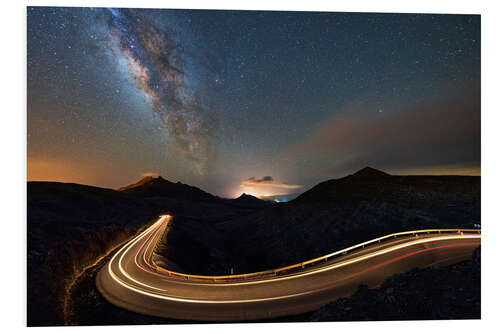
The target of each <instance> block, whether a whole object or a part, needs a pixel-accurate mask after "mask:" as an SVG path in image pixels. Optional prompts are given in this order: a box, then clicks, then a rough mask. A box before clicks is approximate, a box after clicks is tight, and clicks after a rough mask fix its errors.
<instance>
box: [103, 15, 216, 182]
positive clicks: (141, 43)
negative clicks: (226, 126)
mask: <svg viewBox="0 0 500 333" xmlns="http://www.w3.org/2000/svg"><path fill="white" fill-rule="evenodd" d="M102 18H103V20H104V22H105V24H106V26H107V28H108V29H109V32H110V34H109V35H110V39H109V42H110V45H107V46H110V47H111V49H112V50H114V51H115V52H114V54H115V55H116V56H118V57H121V58H122V59H123V60H124V62H125V64H126V67H127V72H128V74H129V76H130V78H131V79H132V80H133V81H134V82H135V84H136V87H137V89H139V90H140V91H142V92H143V93H145V94H146V95H147V96H148V98H149V102H150V103H151V106H152V109H153V110H154V111H155V112H156V113H157V114H158V115H159V116H160V118H161V120H162V122H163V126H164V128H165V129H166V131H167V134H168V136H169V138H170V140H171V141H170V143H171V146H172V147H173V148H174V150H175V151H177V152H178V153H179V154H181V155H182V157H184V158H186V159H188V160H189V161H190V162H191V163H194V164H192V165H193V166H194V167H195V169H196V170H197V172H199V173H200V174H203V173H204V172H205V171H206V169H207V168H208V167H209V165H210V162H211V159H212V157H213V153H214V147H213V145H214V140H213V130H214V121H213V118H212V117H210V116H209V115H208V113H207V110H206V108H205V107H204V106H203V105H202V103H201V102H200V101H199V100H198V99H197V97H196V90H194V89H193V87H192V86H190V85H189V84H188V83H187V81H188V80H187V76H188V74H187V73H186V72H185V66H184V59H185V55H184V52H183V45H182V43H181V42H179V41H177V40H176V38H175V32H174V31H172V30H170V29H166V28H164V27H161V26H159V25H158V24H156V23H155V21H154V20H153V19H152V18H149V17H147V16H146V15H144V14H143V13H140V12H137V11H134V10H130V9H114V8H111V9H108V10H107V12H106V13H104V15H103V16H102Z"/></svg>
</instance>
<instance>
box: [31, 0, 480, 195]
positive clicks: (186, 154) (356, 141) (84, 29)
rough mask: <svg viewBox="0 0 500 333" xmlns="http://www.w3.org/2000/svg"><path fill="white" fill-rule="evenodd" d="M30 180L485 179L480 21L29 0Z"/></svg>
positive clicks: (286, 183) (267, 184) (241, 186)
mask: <svg viewBox="0 0 500 333" xmlns="http://www.w3.org/2000/svg"><path fill="white" fill-rule="evenodd" d="M27 15H28V21H27V24H28V27H27V33H28V36H27V42H28V45H27V53H28V62H27V64H28V67H27V78H28V82H27V88H28V94H27V97H28V100H27V121H28V124H27V125H28V131H27V133H28V141H27V144H28V146H27V153H28V156H27V171H28V180H52V181H64V182H76V183H82V184H88V185H96V186H101V187H108V188H117V187H120V186H123V185H127V184H130V183H132V182H135V181H137V180H138V179H140V178H141V177H142V176H144V175H147V174H155V175H158V174H159V175H161V176H163V177H164V178H166V179H169V180H171V181H181V182H183V183H187V184H190V185H194V186H198V187H200V188H202V189H204V190H206V191H209V192H211V193H213V194H217V195H220V196H224V197H235V196H237V195H239V194H241V193H242V192H246V193H251V194H254V195H272V194H282V193H294V192H301V191H304V190H306V189H308V188H310V187H311V186H313V185H315V184H317V183H318V182H321V181H324V180H327V179H331V178H337V177H342V176H345V175H346V174H349V173H352V172H355V171H357V170H358V169H361V168H363V167H365V166H372V167H375V168H379V169H382V170H384V171H387V172H390V173H395V174H473V175H478V174H480V49H481V40H480V16H478V15H427V14H426V15H418V14H362V13H309V12H262V11H205V10H203V11H202V10H166V9H157V10H153V9H137V10H133V9H105V8H64V7H28V9H27Z"/></svg>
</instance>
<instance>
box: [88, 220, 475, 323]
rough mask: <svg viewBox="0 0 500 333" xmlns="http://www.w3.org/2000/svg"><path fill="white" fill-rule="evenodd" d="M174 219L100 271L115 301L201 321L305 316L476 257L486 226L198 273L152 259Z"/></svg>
mask: <svg viewBox="0 0 500 333" xmlns="http://www.w3.org/2000/svg"><path fill="white" fill-rule="evenodd" d="M171 219H172V217H171V216H169V215H163V216H161V217H160V218H159V220H158V221H156V222H155V223H154V224H153V225H151V226H150V227H149V228H148V229H146V230H145V231H144V232H142V233H141V234H140V235H138V236H137V237H135V238H134V239H132V240H131V241H129V242H128V243H126V244H125V245H124V246H123V247H122V248H120V249H119V250H118V251H117V252H116V253H115V254H114V255H113V256H112V258H111V259H110V261H109V262H108V263H107V264H106V265H105V266H104V267H103V268H102V269H101V271H100V272H99V273H98V275H97V280H96V284H97V288H98V290H99V291H100V292H101V294H102V295H103V296H104V297H105V298H106V299H107V300H108V301H109V302H111V303H113V304H115V305H117V306H119V307H122V308H125V309H128V310H131V311H134V312H138V313H142V314H147V315H153V316H159V317H166V318H175V319H186V320H203V321H245V320H256V319H263V318H272V317H280V316H287V315H293V314H299V313H304V312H308V311H312V310H315V309H317V308H319V307H321V306H323V305H325V304H327V303H329V302H332V301H334V300H335V299H337V298H339V297H347V296H350V295H352V294H353V293H354V292H355V291H356V290H357V288H358V287H359V285H360V284H366V285H368V286H369V287H372V288H373V287H376V286H378V285H379V284H380V283H382V282H383V281H384V280H385V279H386V278H387V277H389V276H391V275H393V274H396V273H403V272H406V271H408V270H410V269H412V268H415V267H427V266H433V265H448V264H453V263H456V262H460V261H462V260H465V259H470V258H472V255H473V252H474V250H475V249H476V248H477V247H478V246H479V245H480V244H481V230H480V229H433V230H418V231H409V232H402V233H396V234H391V235H387V236H384V237H381V238H377V239H374V240H371V241H368V242H365V243H362V244H358V245H355V246H353V247H350V248H347V249H344V250H341V251H337V252H335V253H332V254H329V255H326V256H323V257H320V258H316V259H313V260H309V261H306V262H303V263H299V264H296V265H292V266H288V267H283V268H279V269H275V270H268V271H263V272H256V273H251V274H240V275H229V276H199V275H187V274H182V273H178V272H173V271H169V270H166V269H164V268H162V267H159V266H157V265H156V264H155V262H154V255H153V252H154V249H155V246H156V244H157V243H158V242H159V240H160V238H161V236H162V234H163V231H164V230H165V227H166V226H167V224H168V223H169V221H170V220H171Z"/></svg>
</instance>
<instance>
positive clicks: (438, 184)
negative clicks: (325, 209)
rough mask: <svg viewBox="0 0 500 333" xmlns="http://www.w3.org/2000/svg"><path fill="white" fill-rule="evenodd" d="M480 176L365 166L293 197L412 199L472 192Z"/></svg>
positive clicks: (309, 199)
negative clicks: (425, 173)
mask: <svg viewBox="0 0 500 333" xmlns="http://www.w3.org/2000/svg"><path fill="white" fill-rule="evenodd" d="M479 179H480V178H479V177H471V176H392V175H390V174H388V173H385V172H382V171H379V170H376V169H373V168H369V167H366V168H364V169H362V170H360V171H358V172H356V173H354V174H352V175H349V176H346V177H343V178H340V179H331V180H327V181H325V182H322V183H320V184H318V185H316V186H314V187H313V188H312V189H310V190H308V191H306V192H304V193H302V194H301V195H300V196H298V197H297V198H296V199H294V200H293V201H291V203H293V204H304V203H314V202H332V201H349V200H370V201H372V200H375V199H376V198H377V197H378V198H379V199H380V200H389V201H400V202H404V201H405V200H410V197H411V196H414V195H416V196H417V197H422V196H424V195H427V196H429V195H438V194H439V193H440V194H443V195H444V194H445V193H448V194H453V193H456V194H459V193H460V192H464V194H465V193H469V192H470V191H471V190H473V189H476V190H477V189H478V186H479Z"/></svg>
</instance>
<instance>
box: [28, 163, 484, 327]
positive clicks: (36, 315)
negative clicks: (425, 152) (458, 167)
mask: <svg viewBox="0 0 500 333" xmlns="http://www.w3.org/2000/svg"><path fill="white" fill-rule="evenodd" d="M165 213H170V214H172V215H173V216H174V219H173V220H172V223H171V225H169V227H168V232H167V233H166V234H164V237H163V244H162V246H160V247H159V248H157V255H158V259H159V260H158V262H159V263H162V265H163V266H165V267H167V268H170V269H175V270H176V271H180V272H186V273H192V274H207V275H212V274H215V275H216V274H227V273H229V272H230V270H231V269H233V270H234V273H242V272H252V271H258V270H262V269H267V268H276V267H280V266H285V265H288V264H294V263H297V262H300V261H303V260H308V259H311V258H314V257H317V256H321V255H324V254H327V253H330V252H332V251H335V250H337V249H340V248H344V247H347V246H350V245H353V244H356V243H359V242H362V241H366V240H369V239H371V238H374V237H378V236H381V235H385V234H388V233H393V232H397V231H407V230H415V229H424V228H469V227H472V226H473V225H474V224H479V223H480V177H455V176H391V175H388V174H386V173H383V172H381V171H378V170H375V169H371V168H365V169H363V170H361V171H359V172H357V173H355V174H353V175H350V176H347V177H344V178H341V179H334V180H329V181H326V182H323V183H320V184H318V185H317V186H315V187H313V188H312V189H311V190H309V191H307V192H305V193H303V194H302V195H300V196H298V197H297V198H296V199H294V200H293V201H291V202H288V203H279V204H275V203H270V202H266V201H262V200H259V199H257V198H255V197H252V196H248V195H242V196H241V197H239V198H238V199H222V198H219V197H216V196H213V195H211V194H209V193H207V192H204V191H202V190H200V189H198V188H196V187H192V186H189V185H186V184H182V183H179V182H177V183H174V182H170V181H168V180H165V179H163V178H161V177H159V178H152V177H147V178H144V179H143V180H141V181H139V182H138V183H136V184H132V185H129V186H126V187H123V188H121V189H119V190H112V189H103V188H98V187H92V186H85V185H78V184H66V183H54V182H29V183H28V249H27V250H28V251H27V253H28V260H27V272H28V276H27V290H28V300H27V302H28V313H27V314H28V316H27V318H28V326H47V325H64V324H84V325H97V324H103V325H104V324H133V323H144V324H146V323H170V322H174V321H171V320H164V319H158V318H154V317H145V316H142V315H138V314H132V313H130V312H128V311H126V310H122V309H119V308H116V307H114V306H113V305H111V304H109V303H107V302H106V301H105V300H104V299H103V298H102V297H101V295H100V294H99V293H98V292H97V290H96V289H95V273H96V272H97V270H98V268H99V267H100V265H103V264H104V262H105V260H102V261H100V262H98V263H97V265H95V264H96V262H97V261H98V260H99V259H101V258H102V257H103V256H105V255H107V254H108V253H109V252H110V251H112V250H113V249H114V248H115V247H116V246H118V245H120V244H121V243H122V242H124V241H126V240H127V239H130V238H131V237H133V236H134V235H135V234H136V233H138V232H140V231H141V230H143V229H144V228H145V227H147V226H148V225H149V224H150V223H152V222H153V221H155V220H156V218H157V217H158V215H159V214H165ZM88 267H90V269H87V268H88ZM466 267H469V268H466ZM471 267H472V268H471ZM443 270H444V271H443ZM474 271H475V272H476V273H477V275H474V274H476V273H473V272H474ZM426 272H427V273H426ZM448 273H449V274H448ZM408 274H410V275H406V274H405V275H403V276H402V277H398V278H395V279H402V280H401V281H403V282H401V283H407V288H406V290H407V292H408V294H404V293H400V294H398V293H399V289H398V285H399V284H398V283H399V282H397V281H399V280H395V281H396V282H394V281H393V282H387V283H392V284H391V286H387V288H385V287H383V288H382V289H380V290H378V291H367V290H365V289H361V290H360V291H359V292H358V294H359V295H358V294H356V295H354V296H353V297H352V298H350V299H349V300H339V301H337V302H336V303H333V304H330V305H328V306H327V307H325V308H323V309H321V310H319V311H317V312H315V313H314V314H307V315H304V316H297V317H294V318H287V319H286V320H304V321H309V320H351V319H352V320H355V318H360V319H362V318H361V317H355V316H364V315H362V313H363V310H362V309H364V308H363V306H364V305H363V304H366V309H368V310H369V308H373V304H379V303H380V302H382V298H381V297H382V296H381V295H382V294H383V295H387V297H385V298H383V302H385V303H384V304H386V305H384V306H387V307H388V308H387V317H379V318H377V317H376V314H375V313H374V312H373V311H375V310H373V311H372V310H370V311H372V312H370V313H368V314H366V318H372V319H398V318H399V319H411V318H412V317H411V315H415V316H416V315H418V313H421V315H422V316H423V317H421V318H422V319H430V318H435V314H429V312H425V311H428V308H425V309H422V311H421V312H419V311H420V310H418V306H417V305H415V306H413V305H412V306H410V307H409V308H408V309H416V310H411V311H413V312H411V311H410V310H408V311H410V312H405V313H403V314H401V316H400V317H397V316H396V315H394V316H393V315H392V314H390V313H392V312H390V310H389V308H390V307H393V308H394V309H396V308H402V307H401V306H402V305H401V304H402V303H401V304H399V303H394V302H393V301H394V299H396V300H397V302H410V303H408V304H413V303H411V302H412V299H413V300H415V301H417V300H419V299H420V300H421V301H422V302H424V299H425V302H434V303H435V304H437V305H436V306H437V308H442V309H448V308H446V306H448V305H446V306H445V307H441V305H440V304H441V303H439V302H441V300H444V299H441V298H439V296H436V295H437V294H439V293H441V292H443V293H445V294H446V293H447V292H448V293H451V294H453V290H455V293H454V294H453V295H451V294H450V297H449V298H451V299H453V297H458V300H460V302H461V303H460V304H466V305H465V308H463V309H462V310H460V308H457V307H451V308H450V309H452V310H453V311H455V312H450V311H452V310H450V311H448V310H442V311H445V312H444V315H443V318H445V317H446V318H457V319H458V318H469V317H468V316H469V313H475V314H476V315H477V316H479V315H478V310H477V309H476V308H474V306H475V305H473V304H472V303H471V302H470V301H467V299H469V298H470V297H468V298H467V299H461V298H460V297H462V296H461V295H462V294H461V292H460V291H459V288H465V289H464V290H470V291H471V292H472V291H473V290H477V292H478V290H479V282H478V281H479V280H477V279H476V280H475V278H474V276H476V277H477V278H478V277H479V264H478V262H476V264H475V266H474V265H472V266H471V265H464V266H456V267H449V268H443V269H440V270H418V271H415V272H413V273H408ZM411 274H417V275H418V276H425V274H430V275H432V276H433V274H434V275H436V278H437V277H438V276H440V277H443V276H448V275H449V276H450V281H447V284H443V285H442V286H438V285H435V284H433V285H432V286H429V285H425V284H422V285H419V284H418V283H417V282H414V281H424V280H425V279H424V280H419V279H418V278H417V277H418V276H414V275H411ZM422 274H424V275H422ZM452 276H453V278H451V277H452ZM427 278H429V279H430V278H431V277H429V276H427ZM433 279H434V278H433ZM404 281H406V282H404ZM448 286H453V287H452V289H446V288H449V287H448ZM423 287H427V289H426V288H423ZM431 287H432V288H445V289H439V290H440V291H439V293H438V292H437V291H436V290H437V289H432V288H431ZM384 288H385V289H384ZM390 288H392V289H390ZM386 289H387V290H386ZM422 289H424V290H426V291H425V292H427V291H429V292H431V293H433V292H435V293H436V295H434V296H432V295H433V294H425V295H424V294H422V292H424V291H422ZM70 290H72V292H71V293H70ZM391 290H392V291H391ZM432 290H434V291H432ZM381 293H382V294H381ZM357 295H358V296H357ZM398 295H399V296H398ZM405 295H407V296H405ZM464 295H465V294H464ZM389 296H393V297H394V298H392V297H389ZM370 297H371V298H370ZM405 297H406V298H405ZM412 297H414V298H412ZM446 299H448V298H446ZM472 299H474V300H475V299H476V298H472ZM363 300H364V301H363ZM367 300H369V301H367ZM362 301H363V302H364V303H363V302H362ZM339 302H340V303H339ZM342 302H347V303H345V304H350V303H349V302H354V303H356V304H357V305H356V306H358V307H359V311H357V310H356V311H352V312H351V309H354V306H352V305H345V304H344V303H342ZM373 302H379V303H373ZM474 302H475V301H474ZM354 303H353V304H354ZM394 304H397V306H396V305H394ZM404 304H406V303H404ZM415 304H417V303H415ZM419 304H420V303H419ZM456 304H459V303H456ZM474 304H475V303H474ZM379 305H380V304H379ZM400 305H401V306H400ZM380 306H382V305H380ZM332 307H343V308H342V309H344V310H342V311H343V312H342V313H343V315H342V316H340V315H339V316H340V317H332V316H336V315H338V314H337V310H338V309H337V308H332ZM329 309H333V310H329ZM339 309H340V308H339ZM368 310H367V311H368ZM424 310H425V311H424ZM339 311H340V310H339ZM394 311H396V310H394ZM436 311H437V310H436ZM446 311H448V312H446ZM384 313H385V312H380V314H384ZM433 313H434V312H433ZM436 313H437V312H436ZM380 314H379V315H380ZM329 316H330V317H329ZM370 316H371V317H370ZM373 316H375V317H373ZM404 316H406V317H404ZM363 318H364V317H363ZM415 318H416V317H415Z"/></svg>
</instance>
